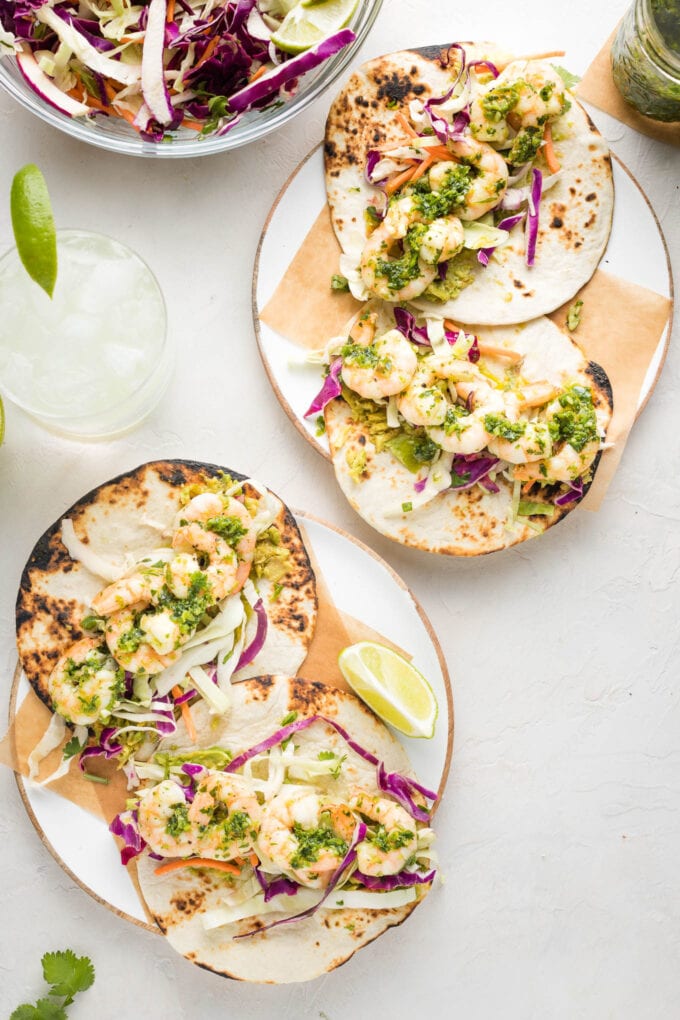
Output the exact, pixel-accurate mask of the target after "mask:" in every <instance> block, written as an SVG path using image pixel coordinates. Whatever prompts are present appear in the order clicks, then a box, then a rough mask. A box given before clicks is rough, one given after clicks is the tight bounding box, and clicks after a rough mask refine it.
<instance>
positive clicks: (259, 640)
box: [234, 599, 269, 672]
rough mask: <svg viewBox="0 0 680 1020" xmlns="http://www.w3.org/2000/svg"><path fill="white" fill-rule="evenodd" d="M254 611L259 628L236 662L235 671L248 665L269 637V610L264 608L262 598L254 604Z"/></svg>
mask: <svg viewBox="0 0 680 1020" xmlns="http://www.w3.org/2000/svg"><path fill="white" fill-rule="evenodd" d="M253 611H254V612H255V615H256V616H257V630H256V631H255V637H254V638H253V640H252V641H251V642H250V644H249V645H248V647H247V648H244V649H243V651H242V652H241V657H240V658H239V660H238V662H237V663H236V669H235V670H234V672H238V670H239V669H243V667H244V666H248V665H249V664H250V663H251V662H252V661H253V659H254V658H255V657H256V656H257V655H259V654H260V652H261V651H262V646H263V645H264V642H265V638H266V637H267V627H268V626H269V620H268V619H267V610H266V609H265V608H264V603H263V602H262V599H258V600H257V602H256V603H255V605H254V606H253Z"/></svg>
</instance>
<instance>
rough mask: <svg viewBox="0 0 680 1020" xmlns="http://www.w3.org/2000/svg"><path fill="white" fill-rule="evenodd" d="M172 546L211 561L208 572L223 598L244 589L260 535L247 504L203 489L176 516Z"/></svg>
mask: <svg viewBox="0 0 680 1020" xmlns="http://www.w3.org/2000/svg"><path fill="white" fill-rule="evenodd" d="M175 529H176V530H175V533H174V535H173V538H172V547H173V549H177V550H179V551H180V552H192V553H194V552H195V553H198V554H199V557H200V556H203V557H205V559H206V560H207V564H208V565H207V567H206V568H205V575H206V577H207V579H208V581H209V583H210V586H211V590H212V593H213V596H214V598H215V599H216V600H217V601H219V600H220V599H223V598H226V596H227V595H232V594H233V593H234V592H237V591H240V590H241V588H242V587H243V585H244V584H245V582H246V579H247V577H248V574H249V573H250V567H251V564H252V561H253V554H254V552H255V542H256V540H257V534H256V531H255V528H254V527H253V519H252V517H251V516H250V514H249V513H248V511H247V510H246V508H245V506H244V505H243V503H240V502H239V501H238V500H237V499H234V498H232V497H230V496H220V495H218V494H217V493H213V492H203V493H201V494H200V495H198V496H194V498H193V499H192V500H190V501H189V502H188V503H187V505H186V506H185V507H184V508H183V509H181V510H180V511H179V513H178V514H177V516H176V518H175Z"/></svg>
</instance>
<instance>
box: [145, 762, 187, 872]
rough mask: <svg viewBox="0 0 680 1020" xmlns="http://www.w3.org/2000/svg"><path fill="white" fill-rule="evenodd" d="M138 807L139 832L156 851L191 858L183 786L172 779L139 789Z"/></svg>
mask: <svg viewBox="0 0 680 1020" xmlns="http://www.w3.org/2000/svg"><path fill="white" fill-rule="evenodd" d="M137 810H138V826H139V832H140V835H141V836H142V838H143V839H145V840H146V842H147V843H148V844H149V847H150V849H151V850H152V851H153V852H154V853H155V854H162V856H163V857H191V856H193V854H195V853H196V841H195V835H194V832H193V829H192V825H191V822H190V821H189V804H188V803H187V801H186V798H185V796H184V791H183V790H182V788H181V787H180V786H178V784H177V783H175V782H173V781H172V779H164V780H163V781H162V782H161V783H158V784H157V785H156V786H153V787H151V788H150V789H148V790H142V792H141V793H140V795H139V806H138V809H137Z"/></svg>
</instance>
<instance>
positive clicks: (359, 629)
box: [0, 524, 410, 824]
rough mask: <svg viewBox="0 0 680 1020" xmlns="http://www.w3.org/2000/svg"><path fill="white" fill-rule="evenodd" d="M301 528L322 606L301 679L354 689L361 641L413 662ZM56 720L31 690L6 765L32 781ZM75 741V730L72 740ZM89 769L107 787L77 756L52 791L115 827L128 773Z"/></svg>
mask: <svg viewBox="0 0 680 1020" xmlns="http://www.w3.org/2000/svg"><path fill="white" fill-rule="evenodd" d="M300 530H301V532H302V534H303V538H304V540H305V545H306V547H307V551H308V553H309V555H310V559H311V561H312V567H313V569H314V572H315V574H316V584H317V597H318V602H319V608H318V617H317V624H316V629H315V631H314V637H313V638H312V641H311V644H310V646H309V651H308V653H307V658H306V659H305V661H304V663H303V664H302V666H301V667H300V675H301V676H303V677H306V678H307V679H309V680H319V681H321V682H322V683H326V684H329V685H331V686H333V687H341V688H343V689H344V690H348V689H349V687H348V685H347V683H346V681H345V679H344V677H343V676H342V673H341V672H340V670H339V668H338V656H339V654H340V652H341V651H342V649H343V648H346V647H347V645H351V644H353V643H354V642H356V641H379V642H380V643H381V644H384V645H388V646H389V647H390V648H393V649H395V651H399V652H401V654H402V655H405V656H406V658H410V656H409V655H407V653H406V652H404V651H403V650H402V649H401V648H399V647H398V646H397V645H395V644H394V643H393V642H391V641H389V640H388V639H387V638H385V637H384V636H383V635H381V634H379V633H378V632H377V631H375V630H373V628H372V627H369V626H368V625H367V624H366V623H363V622H362V621H361V620H357V619H356V618H355V617H353V616H351V615H350V614H349V613H345V612H343V611H342V610H340V609H338V608H337V606H336V605H335V604H334V602H333V599H332V597H331V594H330V592H329V590H328V585H327V584H326V581H325V580H324V577H323V575H322V573H321V571H320V570H319V565H318V563H317V561H316V558H315V556H314V553H313V549H312V545H311V542H310V541H309V538H308V536H307V535H306V534H305V529H304V525H302V524H300ZM19 674H20V668H19V667H17V671H16V674H15V683H17V682H18V679H19ZM51 718H52V713H51V712H50V710H49V709H48V708H47V706H46V705H44V704H43V702H42V701H41V700H40V698H39V697H38V696H37V695H36V694H35V693H34V691H33V690H32V689H31V690H30V691H29V693H28V695H27V696H26V698H25V699H24V701H23V702H22V704H21V706H20V707H19V709H18V710H17V712H16V714H15V717H14V721H13V722H12V724H11V726H10V728H9V730H8V732H7V733H6V735H5V737H4V738H3V739H2V741H0V764H1V765H6V766H8V767H9V768H11V769H13V770H14V771H15V772H18V773H19V774H20V775H22V776H24V777H28V774H29V767H28V757H29V755H30V753H31V751H32V750H33V749H34V747H35V746H36V744H37V743H38V741H39V740H40V738H41V737H42V735H43V734H44V732H45V730H46V729H47V727H48V726H49V723H50V719H51ZM69 737H70V732H69V733H68V736H67V738H66V739H68V738H69ZM64 743H65V741H63V742H62V744H61V745H60V746H59V747H58V748H55V749H54V750H53V751H51V752H50V754H49V755H48V756H47V757H46V758H44V759H43V761H42V762H41V763H40V771H39V774H38V777H37V779H38V781H40V779H44V778H45V777H47V776H49V775H50V774H51V773H52V772H54V771H55V769H57V768H58V766H59V763H60V762H61V757H62V747H63V744H64ZM87 770H88V772H91V773H93V774H95V775H97V776H100V777H102V778H105V779H108V780H109V782H108V784H107V785H104V784H102V783H97V782H93V781H91V780H87V779H84V778H83V776H82V773H81V771H80V768H79V766H78V763H77V756H76V757H75V758H74V759H73V761H72V765H71V768H70V770H69V771H68V772H67V773H66V775H64V776H62V777H61V778H60V779H57V780H56V781H55V782H54V783H50V784H49V786H48V789H50V790H52V791H54V792H55V793H58V794H59V796H61V797H65V798H66V799H67V800H70V801H72V802H73V803H74V804H77V805H78V806H79V807H82V808H84V809H85V810H86V811H89V812H90V813H91V814H93V815H96V816H97V817H98V818H101V819H102V820H103V821H105V822H106V823H107V824H109V823H110V822H111V821H112V819H113V818H114V817H115V816H116V815H117V814H118V813H119V812H120V811H122V810H124V808H125V801H126V799H127V797H128V792H127V780H126V778H125V776H124V774H123V773H122V772H121V771H120V770H119V769H117V768H116V766H115V762H107V761H103V760H102V759H101V758H94V759H91V760H90V761H88V763H87Z"/></svg>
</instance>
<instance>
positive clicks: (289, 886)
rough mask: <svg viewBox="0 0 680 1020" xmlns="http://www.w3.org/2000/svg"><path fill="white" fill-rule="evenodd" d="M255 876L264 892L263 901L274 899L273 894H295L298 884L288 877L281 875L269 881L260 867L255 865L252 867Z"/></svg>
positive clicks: (267, 901)
mask: <svg viewBox="0 0 680 1020" xmlns="http://www.w3.org/2000/svg"><path fill="white" fill-rule="evenodd" d="M253 870H254V872H255V878H256V879H257V880H258V882H259V883H260V888H261V889H262V891H263V892H264V902H265V903H269V901H270V900H272V899H274V897H275V896H295V895H296V894H297V891H298V889H299V888H300V886H299V885H298V884H297V883H296V882H293V881H292V880H291V879H290V878H286V876H285V875H281V876H280V877H278V878H274V879H272V881H271V882H270V881H269V880H268V879H267V878H266V876H265V874H264V872H263V871H262V869H261V868H259V867H258V866H257V865H255V867H254V869H253Z"/></svg>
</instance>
